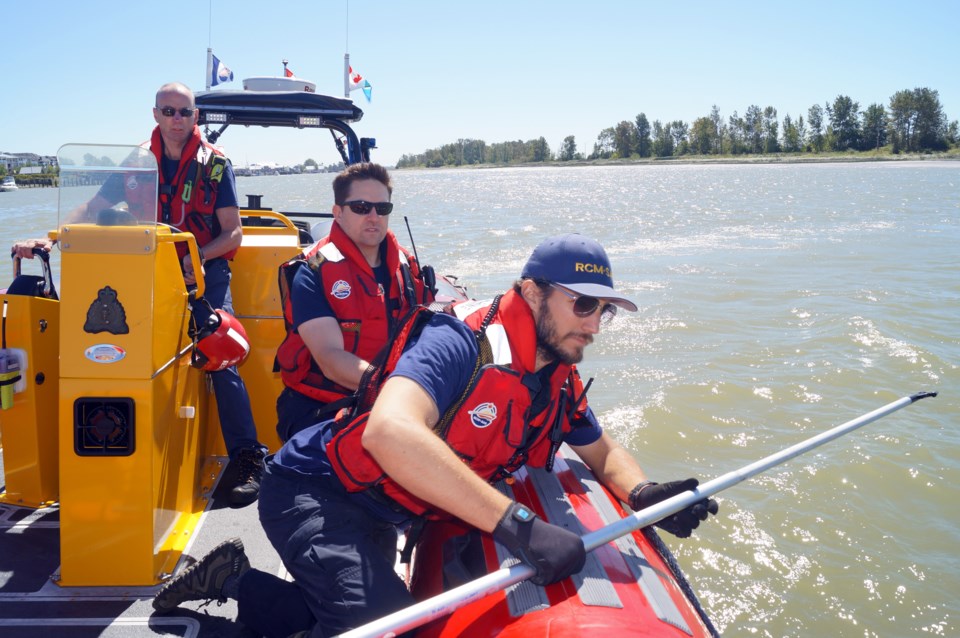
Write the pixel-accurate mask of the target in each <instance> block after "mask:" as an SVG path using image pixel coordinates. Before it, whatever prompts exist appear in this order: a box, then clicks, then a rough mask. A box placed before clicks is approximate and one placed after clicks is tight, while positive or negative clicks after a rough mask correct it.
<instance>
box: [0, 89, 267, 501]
mask: <svg viewBox="0 0 960 638" xmlns="http://www.w3.org/2000/svg"><path fill="white" fill-rule="evenodd" d="M198 115H199V110H198V109H197V108H196V103H195V101H194V96H193V92H192V91H191V90H190V89H189V88H187V87H186V86H185V85H183V84H181V83H179V82H171V83H168V84H164V85H163V86H161V87H160V89H159V90H158V91H157V95H156V102H155V105H154V108H153V119H154V120H155V121H156V122H157V126H156V128H154V130H153V134H152V135H151V137H150V151H151V152H152V153H153V155H154V156H155V157H156V159H157V165H158V166H159V169H160V175H159V178H160V188H159V194H158V200H159V201H158V202H157V221H158V222H161V223H164V224H167V225H170V226H173V227H174V228H177V229H179V230H182V231H189V232H191V233H193V234H194V236H195V237H196V239H197V245H198V246H199V247H200V258H201V261H202V263H201V264H194V263H192V260H191V258H190V255H189V254H187V252H186V247H185V244H182V243H181V244H177V246H178V251H179V256H180V259H181V266H182V269H183V276H184V281H185V282H186V283H187V285H188V286H194V285H196V274H195V270H196V269H197V268H201V269H202V270H201V272H203V273H204V282H205V284H206V290H205V293H204V299H206V301H207V302H208V303H209V304H210V305H211V306H212V307H213V308H214V309H223V310H225V311H226V312H229V313H231V314H232V313H233V303H232V298H231V295H230V276H231V275H230V263H229V261H228V260H229V259H232V258H233V256H234V255H235V254H236V252H237V249H238V248H239V247H240V242H241V240H242V238H243V231H242V229H241V226H240V208H239V206H238V204H237V189H236V182H235V178H234V174H233V167H232V165H231V164H230V162H229V160H227V158H226V157H224V155H223V153H222V152H220V151H219V150H218V149H216V148H214V147H213V146H211V145H210V144H207V143H206V142H205V141H204V140H203V139H202V138H201V136H200V129H199V127H198V126H197V117H198ZM137 195H138V193H136V192H135V191H128V186H127V184H126V183H125V182H124V181H123V180H122V179H112V180H108V181H107V182H106V183H104V185H103V186H102V187H101V188H100V190H99V191H98V192H97V194H96V195H95V196H94V197H93V198H92V199H91V200H90V201H89V202H87V204H86V205H85V207H84V206H81V208H80V209H79V210H76V211H73V212H72V213H71V217H72V218H73V219H74V220H76V221H85V220H93V219H96V216H97V214H98V213H99V211H102V210H104V209H109V208H110V207H112V206H113V205H114V204H117V203H119V202H127V204H128V206H130V207H131V208H133V207H134V206H135V205H140V204H141V202H139V201H137V199H138V198H137ZM142 204H146V203H145V202H143V203H142ZM150 205H152V202H151V203H150ZM51 246H52V244H51V242H50V241H49V240H46V239H35V240H28V241H23V242H17V243H16V244H14V246H13V253H14V254H16V255H19V256H20V257H25V258H32V257H33V253H32V251H33V248H35V247H41V248H44V249H46V250H48V251H49V250H50V248H51ZM197 314H199V313H197ZM205 316H206V315H203V317H201V318H200V320H201V321H202V318H205ZM209 374H210V379H211V380H212V382H213V389H214V394H215V395H216V397H217V411H218V413H219V417H220V426H221V431H222V433H223V439H224V443H225V445H226V448H227V454H228V455H229V456H230V461H231V465H232V466H233V467H232V468H231V470H230V472H229V474H227V475H228V476H235V477H236V478H235V483H234V484H233V485H231V486H230V495H229V500H230V502H231V503H233V504H235V505H246V504H249V503H252V502H253V501H255V500H256V499H257V495H258V494H259V492H260V480H261V477H262V474H263V457H264V454H265V452H266V448H265V447H264V446H263V445H262V444H261V443H260V442H259V441H258V440H257V429H256V425H255V424H254V421H253V413H252V411H251V409H250V398H249V396H248V395H247V388H246V386H245V385H244V383H243V379H241V378H240V374H239V372H237V368H236V367H235V366H233V367H230V368H226V369H224V370H220V371H217V372H210V373H209Z"/></svg>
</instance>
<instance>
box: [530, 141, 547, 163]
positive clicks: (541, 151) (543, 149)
mask: <svg viewBox="0 0 960 638" xmlns="http://www.w3.org/2000/svg"><path fill="white" fill-rule="evenodd" d="M528 146H529V148H530V159H531V161H534V162H546V161H549V160H551V159H553V154H552V153H551V152H550V145H549V144H547V139H546V138H545V137H543V136H540V137H538V138H537V139H535V140H530V142H529V143H528Z"/></svg>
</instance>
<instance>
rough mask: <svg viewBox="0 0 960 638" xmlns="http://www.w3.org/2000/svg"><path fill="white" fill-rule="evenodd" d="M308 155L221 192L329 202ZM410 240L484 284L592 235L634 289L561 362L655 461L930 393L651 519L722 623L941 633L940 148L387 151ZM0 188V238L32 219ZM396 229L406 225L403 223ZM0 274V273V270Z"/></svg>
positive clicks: (953, 471)
mask: <svg viewBox="0 0 960 638" xmlns="http://www.w3.org/2000/svg"><path fill="white" fill-rule="evenodd" d="M331 179H332V177H331V176H330V175H314V176H305V175H303V176H290V177H279V176H278V177H248V178H240V179H239V180H238V187H239V191H240V193H241V195H243V194H246V193H255V194H262V195H263V196H264V198H263V203H264V204H265V205H267V206H271V207H273V208H275V209H279V210H324V211H326V210H329V208H330V204H331V195H330V181H331ZM394 180H395V194H394V202H396V204H397V207H396V208H395V212H394V215H393V216H392V218H391V223H392V227H393V229H394V230H395V231H396V232H397V234H398V235H400V236H401V237H406V230H405V228H404V224H403V219H402V217H403V216H404V215H406V216H408V218H409V222H410V225H411V227H412V229H413V234H414V239H415V240H416V246H417V249H418V251H419V254H420V257H421V259H422V260H423V261H425V262H429V263H433V264H435V265H436V266H437V267H438V270H439V271H441V272H443V273H453V274H457V275H458V276H459V277H460V280H461V282H462V283H464V284H466V285H467V287H468V288H469V291H470V293H471V295H472V296H475V297H488V296H491V295H493V294H494V293H496V292H498V291H500V290H502V289H506V288H507V287H508V286H509V285H510V284H511V282H512V281H513V279H514V278H515V277H516V276H517V275H518V273H519V272H520V269H521V267H522V265H523V262H524V261H525V259H526V257H527V255H528V254H529V252H530V250H531V249H532V248H533V246H534V245H536V243H537V242H538V241H539V240H540V239H541V238H543V237H544V236H546V235H549V234H554V233H562V232H574V231H575V232H582V233H584V234H587V235H590V236H592V237H594V238H596V239H597V240H599V241H600V242H601V243H602V244H604V245H605V247H606V248H607V251H608V253H609V254H610V257H611V259H612V262H613V267H614V278H615V279H616V281H617V284H618V287H622V288H623V290H625V291H626V292H627V293H629V295H630V296H631V297H632V298H633V299H635V300H636V302H637V304H638V305H639V306H640V310H639V312H637V313H634V314H630V313H622V314H621V315H620V316H619V317H618V318H617V319H616V320H615V321H614V323H613V324H611V325H610V326H609V327H608V328H606V329H605V330H604V332H603V333H602V334H601V335H599V336H598V338H597V340H596V341H595V343H594V344H593V345H592V346H590V348H588V350H587V355H586V360H585V362H584V363H583V364H582V365H581V370H582V372H583V373H584V376H585V377H595V379H596V380H595V382H594V384H593V386H592V389H591V392H590V400H591V404H592V405H593V406H594V409H595V410H596V411H597V413H598V414H599V416H600V419H601V422H602V423H603V424H604V426H605V427H606V428H607V429H608V430H609V431H610V432H612V433H613V434H614V435H615V437H617V438H618V439H619V440H620V441H621V442H623V443H624V444H625V445H626V446H627V447H628V448H629V449H630V450H631V451H632V452H633V453H634V455H635V456H636V457H637V458H638V459H639V460H640V461H641V463H642V464H643V466H644V467H645V469H646V470H647V473H648V474H649V475H650V476H651V477H653V478H654V479H655V480H661V481H664V480H673V479H679V478H686V477H688V476H697V477H700V478H701V479H702V480H707V479H710V478H715V477H717V476H720V475H722V474H725V473H727V472H730V471H732V470H735V469H738V468H740V467H742V466H745V465H747V464H749V463H751V462H753V461H755V460H757V459H760V458H762V457H765V456H767V455H769V454H772V453H774V452H777V451H779V450H781V449H783V448H786V447H788V446H790V445H793V444H794V443H797V442H799V441H801V440H804V439H806V438H808V437H810V436H813V435H815V434H817V433H819V432H821V431H823V430H826V429H828V428H829V427H832V426H834V425H837V424H840V423H843V422H845V421H848V420H850V419H852V418H854V417H857V416H859V415H861V414H863V413H865V412H868V411H870V410H872V409H874V408H877V407H879V406H882V405H884V404H886V403H888V402H890V401H893V400H895V399H897V398H899V397H901V396H904V395H907V394H911V393H913V392H916V391H920V390H937V391H939V392H940V396H939V397H938V398H936V399H927V400H925V401H922V402H920V403H917V404H915V405H913V406H910V407H908V408H906V409H904V410H902V411H900V412H897V413H896V414H894V415H891V416H889V417H886V418H884V419H882V420H880V421H878V422H876V423H874V424H871V425H869V426H867V427H866V428H864V429H862V430H858V431H856V432H854V433H852V434H849V435H847V436H846V437H843V438H841V439H838V440H837V441H834V442H831V443H828V444H827V445H825V446H824V447H821V448H818V449H817V450H815V451H814V452H811V453H809V454H807V455H805V456H802V457H799V458H797V459H795V460H793V461H790V462H788V463H786V464H784V465H782V466H779V467H777V468H774V469H772V470H770V471H768V472H766V473H764V474H762V475H760V476H758V477H756V478H754V479H752V480H750V481H747V482H745V483H741V484H740V485H737V486H735V487H732V488H730V489H728V490H726V491H724V492H722V493H721V494H720V495H719V497H718V500H719V501H720V506H721V509H720V514H719V516H717V517H716V518H715V519H712V520H711V521H709V522H708V523H707V524H705V525H704V526H703V527H702V528H701V529H700V530H698V531H697V532H696V533H695V535H694V537H693V538H691V539H687V540H683V541H681V540H678V539H675V538H673V537H670V536H669V535H666V534H664V537H665V540H667V542H668V544H669V545H670V546H671V547H672V548H673V550H674V551H675V553H676V554H677V556H678V558H679V560H680V562H681V564H682V565H683V567H684V569H685V570H686V572H687V574H688V576H689V577H690V580H691V582H692V584H693V585H694V588H695V589H696V590H697V591H698V593H699V595H700V597H701V600H702V602H703V603H704V606H705V607H706V609H707V610H708V612H709V613H710V614H711V616H712V618H713V619H714V622H715V624H716V625H717V627H718V628H719V629H720V630H721V631H722V632H723V633H724V634H725V635H728V636H775V637H781V636H851V637H853V636H857V637H864V636H867V637H872V636H877V637H884V638H886V637H889V636H895V637H896V636H910V635H916V634H922V635H934V636H953V635H958V629H960V602H958V596H960V557H958V547H960V507H958V505H957V503H958V502H960V487H958V485H960V429H958V427H957V419H958V415H960V398H958V397H960V371H958V365H960V322H958V317H957V314H958V312H957V311H958V308H960V265H958V259H957V256H958V250H960V249H958V246H960V162H889V163H867V164H815V165H720V166H698V165H674V166H615V167H576V168H513V169H489V170H442V171H398V172H396V173H395V174H394ZM56 196H57V193H56V191H55V190H53V189H37V190H21V191H18V192H14V193H0V219H2V224H0V244H4V245H6V244H8V243H9V242H10V241H12V240H13V239H14V238H19V237H24V236H35V235H37V234H38V233H37V231H38V230H43V231H45V230H47V229H49V228H52V227H54V226H55V224H56V212H55V210H56ZM404 243H408V240H407V239H404ZM5 282H6V280H5V279H4V280H3V281H2V282H0V285H2V284H3V283H5Z"/></svg>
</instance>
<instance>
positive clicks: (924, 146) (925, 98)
mask: <svg viewBox="0 0 960 638" xmlns="http://www.w3.org/2000/svg"><path fill="white" fill-rule="evenodd" d="M913 108H914V112H915V120H914V125H913V135H914V140H915V142H914V146H915V148H916V149H917V150H918V151H927V150H930V151H942V150H945V149H946V148H947V143H946V136H947V117H946V115H944V113H943V107H942V106H941V105H940V94H939V93H938V92H937V91H934V90H932V89H927V88H918V89H914V90H913Z"/></svg>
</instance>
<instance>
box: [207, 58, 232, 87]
mask: <svg viewBox="0 0 960 638" xmlns="http://www.w3.org/2000/svg"><path fill="white" fill-rule="evenodd" d="M211 55H212V54H211ZM232 81H233V71H231V70H230V69H228V68H227V65H225V64H224V63H223V62H221V61H220V60H219V58H217V56H215V55H214V56H213V71H212V77H211V78H210V86H216V85H218V84H223V83H224V82H232Z"/></svg>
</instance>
